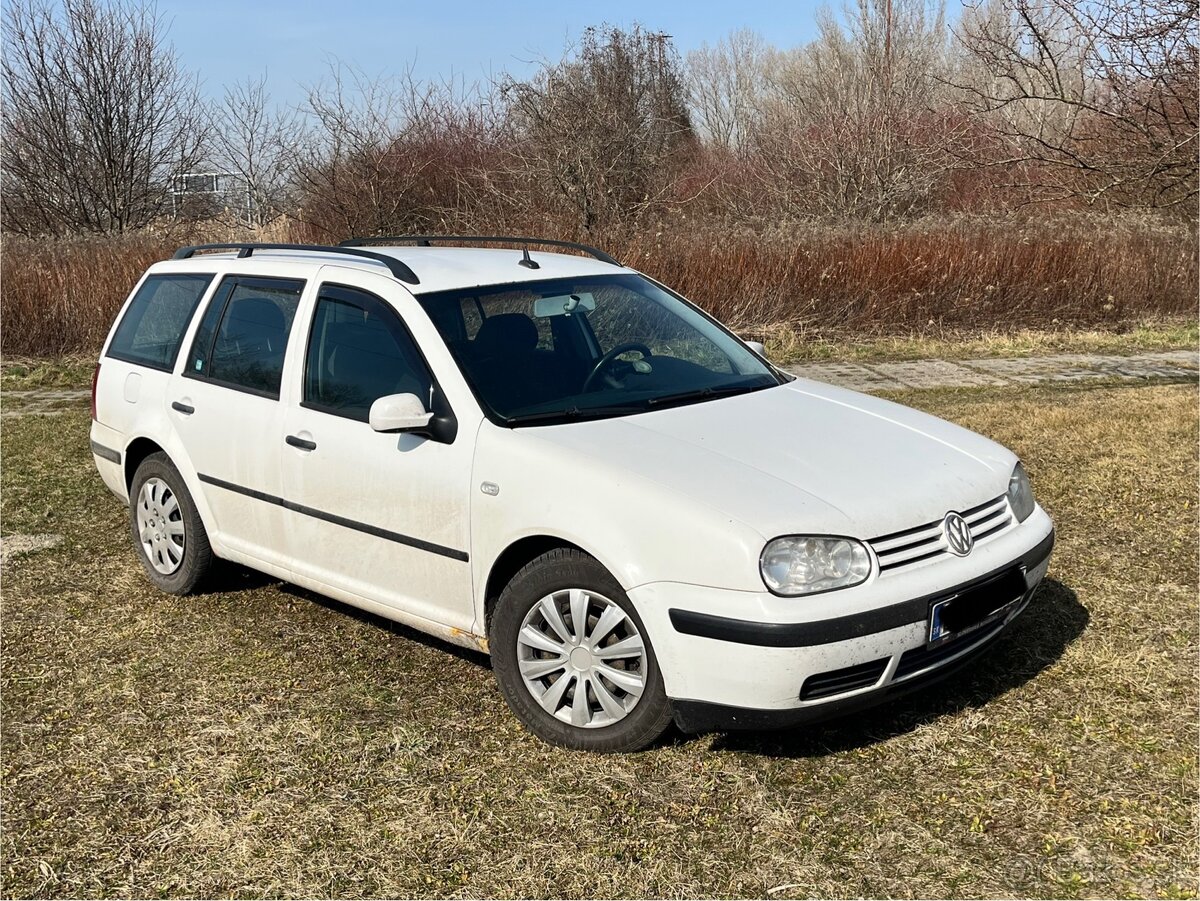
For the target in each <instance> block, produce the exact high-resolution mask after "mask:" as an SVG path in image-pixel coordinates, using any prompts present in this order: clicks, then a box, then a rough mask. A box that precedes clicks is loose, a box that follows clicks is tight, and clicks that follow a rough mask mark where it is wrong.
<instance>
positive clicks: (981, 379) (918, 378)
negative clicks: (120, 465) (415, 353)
mask: <svg viewBox="0 0 1200 901" xmlns="http://www.w3.org/2000/svg"><path fill="white" fill-rule="evenodd" d="M784 368H785V369H787V370H788V371H789V372H793V373H795V374H796V375H798V376H801V377H803V378H806V379H816V380H817V381H820V382H829V383H831V384H834V385H841V386H842V387H844V388H853V389H854V390H856V391H867V392H871V391H904V390H907V389H911V388H973V387H990V386H1003V385H1038V384H1046V383H1052V382H1068V383H1069V382H1087V381H1094V380H1098V379H1104V380H1108V381H1118V382H1121V381H1124V382H1142V381H1147V380H1150V379H1156V380H1160V381H1164V380H1165V381H1176V382H1188V381H1196V379H1197V377H1198V376H1200V372H1198V370H1200V352H1197V351H1194V350H1167V351H1161V352H1159V353H1144V354H1135V355H1133V356H1117V355H1109V354H1055V355H1053V356H1044V357H1020V358H1013V359H992V358H980V359H978V360H955V361H954V362H950V361H948V360H912V361H906V362H900V363H800V364H797V365H793V366H786V367H784ZM87 402H88V392H87V391H80V390H79V389H71V388H67V389H57V388H56V389H47V390H41V391H5V392H4V393H3V395H2V396H0V410H2V411H3V416H4V418H5V419H8V418H9V417H12V416H56V415H58V414H61V413H66V412H69V411H74V410H78V409H79V408H80V406H86V404H87Z"/></svg>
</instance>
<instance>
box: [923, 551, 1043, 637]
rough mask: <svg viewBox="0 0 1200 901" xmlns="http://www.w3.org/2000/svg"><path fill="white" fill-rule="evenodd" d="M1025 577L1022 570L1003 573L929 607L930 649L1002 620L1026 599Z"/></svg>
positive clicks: (936, 601) (935, 602)
mask: <svg viewBox="0 0 1200 901" xmlns="http://www.w3.org/2000/svg"><path fill="white" fill-rule="evenodd" d="M1025 590H1026V587H1025V574H1024V573H1023V572H1021V570H1020V569H1013V570H1010V571H1008V572H1006V573H1002V574H1001V575H999V576H997V577H996V578H994V579H989V580H988V581H987V582H984V583H982V584H980V585H975V586H972V587H971V588H967V589H965V590H963V591H961V592H959V593H958V594H954V595H951V596H950V597H946V598H942V599H940V600H935V601H933V602H932V603H931V604H930V607H929V646H930V647H932V646H934V645H939V644H942V643H943V642H946V641H948V640H949V639H951V638H957V637H959V636H962V635H967V634H969V633H971V632H974V631H976V630H978V629H982V628H983V627H985V626H988V625H990V624H991V623H994V622H996V621H998V620H1001V619H1003V618H1004V617H1005V616H1006V615H1007V614H1008V612H1009V611H1010V610H1012V608H1013V607H1014V606H1016V605H1017V604H1019V603H1020V601H1021V598H1022V597H1024V596H1025Z"/></svg>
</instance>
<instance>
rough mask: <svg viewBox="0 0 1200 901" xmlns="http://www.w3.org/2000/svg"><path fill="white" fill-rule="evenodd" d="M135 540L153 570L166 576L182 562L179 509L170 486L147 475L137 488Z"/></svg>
mask: <svg viewBox="0 0 1200 901" xmlns="http://www.w3.org/2000/svg"><path fill="white" fill-rule="evenodd" d="M137 524H138V540H139V541H140V542H141V543H142V550H143V551H145V553H146V559H147V560H149V561H150V565H151V566H153V567H154V569H155V571H157V572H160V573H162V574H163V575H164V576H169V575H171V573H173V572H175V570H177V569H179V567H180V565H181V564H182V563H183V542H184V534H183V512H182V511H181V510H180V509H179V500H178V499H177V498H176V497H175V492H174V491H172V490H171V486H170V485H168V484H167V483H166V482H164V481H163V480H162V479H147V480H146V482H145V484H143V485H142V490H141V491H140V492H138V501H137Z"/></svg>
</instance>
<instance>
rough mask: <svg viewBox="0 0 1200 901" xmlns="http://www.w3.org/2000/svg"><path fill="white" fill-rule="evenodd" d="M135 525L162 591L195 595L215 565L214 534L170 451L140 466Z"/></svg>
mask: <svg viewBox="0 0 1200 901" xmlns="http://www.w3.org/2000/svg"><path fill="white" fill-rule="evenodd" d="M129 527H130V530H131V531H132V533H133V544H134V547H135V548H136V549H137V554H138V559H139V560H141V563H142V568H143V569H145V571H146V575H147V576H149V577H150V581H151V582H153V583H154V584H155V586H156V587H158V588H160V589H161V590H163V591H166V592H169V593H170V594H190V593H191V592H192V591H194V590H195V588H196V586H197V585H198V584H199V583H200V581H201V580H202V579H203V578H204V576H205V575H206V574H207V573H208V571H209V569H210V567H211V565H212V559H213V555H212V548H211V547H209V544H208V533H207V532H205V530H204V523H202V522H201V521H200V515H199V514H198V513H197V512H196V505H195V503H193V501H192V496H191V494H189V493H188V490H187V486H186V485H184V483H183V477H182V476H181V475H180V474H179V470H177V469H176V468H175V466H174V465H173V464H172V463H171V460H170V458H169V457H168V456H167V455H166V454H164V453H157V454H151V455H150V456H148V457H146V459H145V460H143V461H142V462H141V465H139V466H138V468H137V472H136V473H134V476H133V484H132V485H131V486H130V490H129Z"/></svg>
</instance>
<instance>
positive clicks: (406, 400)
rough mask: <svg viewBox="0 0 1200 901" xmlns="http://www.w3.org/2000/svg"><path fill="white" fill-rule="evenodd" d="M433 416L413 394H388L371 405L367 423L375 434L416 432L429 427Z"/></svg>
mask: <svg viewBox="0 0 1200 901" xmlns="http://www.w3.org/2000/svg"><path fill="white" fill-rule="evenodd" d="M431 419H433V414H432V413H430V412H429V411H428V410H426V409H425V404H423V403H422V402H421V398H419V397H417V396H416V395H415V394H389V395H387V396H386V397H381V398H379V399H378V400H376V401H375V403H373V404H371V412H370V414H369V415H368V416H367V421H368V422H369V423H370V424H371V428H373V429H374V430H375V431H377V432H416V431H419V430H420V429H424V428H426V427H427V426H428V425H429V420H431Z"/></svg>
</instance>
